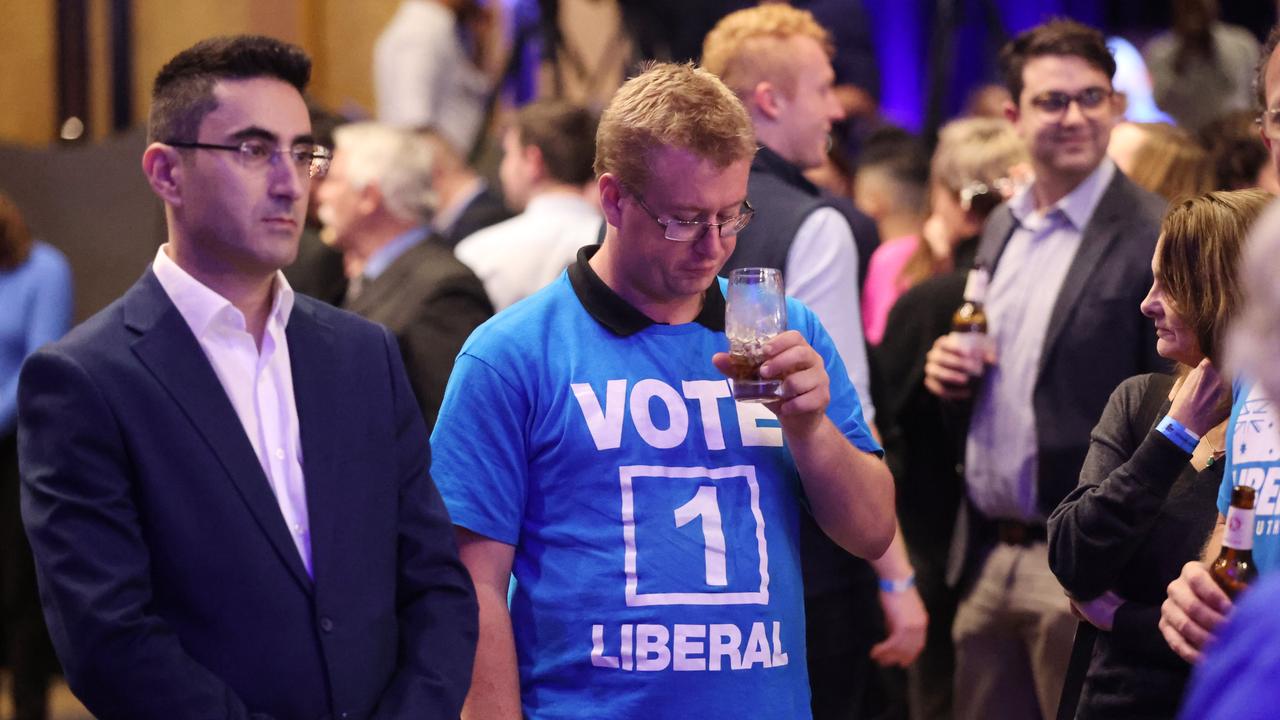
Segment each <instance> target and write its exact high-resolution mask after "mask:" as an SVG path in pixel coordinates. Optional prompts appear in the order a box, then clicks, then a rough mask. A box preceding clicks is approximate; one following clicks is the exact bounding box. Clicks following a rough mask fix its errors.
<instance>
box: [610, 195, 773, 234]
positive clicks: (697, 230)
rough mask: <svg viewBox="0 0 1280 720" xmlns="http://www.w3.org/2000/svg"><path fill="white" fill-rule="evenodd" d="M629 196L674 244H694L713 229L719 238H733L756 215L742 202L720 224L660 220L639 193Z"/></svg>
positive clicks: (749, 204) (668, 219) (753, 209)
mask: <svg viewBox="0 0 1280 720" xmlns="http://www.w3.org/2000/svg"><path fill="white" fill-rule="evenodd" d="M628 192H630V191H628ZM630 194H631V196H632V197H634V198H635V199H636V204H638V205H639V206H640V207H641V208H642V209H643V210H644V212H645V214H646V215H648V216H649V217H651V218H653V221H654V222H656V223H658V225H660V226H661V227H662V230H663V237H665V238H666V239H668V240H673V241H675V242H694V241H696V240H700V239H701V238H702V236H703V235H704V234H705V233H706V232H707V228H715V229H716V230H717V231H719V233H720V237H722V238H724V237H733V236H735V235H737V234H738V233H740V232H742V229H743V228H745V227H746V226H747V224H748V223H750V222H751V218H752V216H753V215H755V214H756V209H755V208H753V207H751V203H749V202H747V201H746V200H743V201H742V207H741V208H740V211H739V212H738V214H737V215H734V216H733V217H731V218H726V219H724V220H721V221H720V222H710V221H707V220H679V219H676V218H662V217H659V216H658V214H657V213H655V212H654V211H653V210H650V209H649V206H648V205H646V204H645V203H644V198H643V197H642V196H641V195H640V193H637V192H630Z"/></svg>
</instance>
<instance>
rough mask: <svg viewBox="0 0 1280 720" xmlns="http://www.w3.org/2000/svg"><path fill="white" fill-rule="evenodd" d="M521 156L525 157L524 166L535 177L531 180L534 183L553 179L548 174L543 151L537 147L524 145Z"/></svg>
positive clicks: (521, 148)
mask: <svg viewBox="0 0 1280 720" xmlns="http://www.w3.org/2000/svg"><path fill="white" fill-rule="evenodd" d="M520 154H521V155H523V156H524V158H523V159H524V163H523V164H524V166H525V167H526V168H528V169H529V173H530V174H531V175H532V176H533V177H531V178H530V180H532V181H533V182H534V183H539V182H542V181H543V180H546V179H548V178H549V177H551V176H550V175H549V174H548V173H547V163H546V161H545V160H544V159H543V157H542V150H540V149H539V148H538V146H537V145H522V146H521V147H520Z"/></svg>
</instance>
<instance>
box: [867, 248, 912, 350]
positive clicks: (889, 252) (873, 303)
mask: <svg viewBox="0 0 1280 720" xmlns="http://www.w3.org/2000/svg"><path fill="white" fill-rule="evenodd" d="M919 243H920V238H919V237H918V236H916V235H907V236H905V237H899V238H894V239H892V240H889V241H887V242H883V243H881V244H880V247H878V248H876V251H875V252H873V253H871V262H870V263H868V264H867V280H866V282H865V283H864V284H863V286H862V329H863V331H864V332H865V333H866V336H867V342H869V343H871V344H872V345H879V344H880V340H881V338H883V337H884V326H885V323H886V322H887V321H888V319H889V309H890V308H892V307H893V304H894V303H895V302H897V301H898V296H899V295H901V294H902V290H903V288H902V287H901V286H900V285H899V283H898V276H899V275H900V274H902V268H903V267H905V266H906V264H907V260H909V259H911V254H912V253H914V252H915V251H916V245H918V244H919Z"/></svg>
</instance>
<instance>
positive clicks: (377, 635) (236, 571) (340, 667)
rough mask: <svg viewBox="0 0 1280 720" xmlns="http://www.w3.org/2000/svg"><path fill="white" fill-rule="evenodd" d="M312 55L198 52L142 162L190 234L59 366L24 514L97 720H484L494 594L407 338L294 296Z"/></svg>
mask: <svg viewBox="0 0 1280 720" xmlns="http://www.w3.org/2000/svg"><path fill="white" fill-rule="evenodd" d="M309 74H310V61H309V60H308V58H307V57H306V55H305V54H304V53H303V52H302V51H301V50H300V49H298V48H296V47H293V46H291V45H287V44H285V43H282V42H280V41H277V40H273V39H270V38H263V37H244V36H241V37H232V38H215V39H212V40H207V41H204V42H202V43H199V44H197V45H195V46H194V47H192V48H190V49H188V50H186V51H183V52H182V53H179V54H178V55H177V56H176V57H174V58H173V60H171V61H170V62H169V63H168V64H167V65H165V67H164V68H163V69H162V70H161V71H160V74H159V75H158V76H157V78H156V83H155V88H154V90H153V99H152V110H151V118H150V123H149V134H150V137H151V140H152V141H153V142H152V143H151V145H150V146H149V147H148V148H147V150H146V152H145V153H144V154H143V158H142V166H143V170H144V171H145V172H146V175H147V178H148V180H149V182H150V184H151V187H152V189H153V191H154V192H155V193H156V195H158V196H159V197H160V199H161V200H163V201H164V204H165V215H166V220H167V223H168V231H169V233H168V242H167V243H166V244H165V245H163V246H162V247H161V248H160V249H159V251H158V252H157V254H156V258H155V261H154V262H153V263H152V265H151V266H150V267H149V268H148V269H147V271H146V272H145V273H144V275H143V276H142V278H141V279H140V280H139V281H138V282H137V283H136V284H135V285H134V286H133V287H132V288H131V289H130V290H129V291H128V292H127V293H126V294H125V295H124V297H122V298H121V299H120V300H118V301H116V302H115V303H113V304H112V305H110V306H109V307H108V308H107V309H105V310H104V311H102V312H101V313H99V314H98V315H96V316H94V317H93V318H91V319H89V320H88V321H86V322H85V323H84V324H83V325H81V326H80V327H78V328H76V329H75V330H73V331H72V332H71V333H70V334H69V335H68V336H67V337H66V338H65V339H63V340H62V341H59V342H57V343H54V344H53V345H51V346H48V347H46V348H45V349H43V350H41V351H39V352H37V353H36V354H35V355H34V356H32V358H31V359H30V360H28V361H27V363H26V365H25V366H24V368H23V371H22V376H21V380H20V388H19V456H20V462H21V475H22V514H23V521H24V523H25V524H26V528H27V533H28V536H29V537H30V540H31V547H32V550H33V551H34V554H35V558H36V567H37V575H38V580H39V584H40V590H41V595H42V598H43V604H44V611H45V616H46V618H47V620H48V625H49V631H50V635H51V637H52V638H53V641H54V645H55V647H56V648H57V651H58V656H59V658H60V659H61V660H62V663H63V667H64V668H65V670H66V676H67V680H68V683H69V684H70V686H71V689H72V691H73V692H74V693H75V694H76V696H77V697H79V698H80V699H81V700H82V701H83V702H84V704H85V705H86V707H88V709H89V710H90V711H91V712H92V713H93V714H94V715H95V716H96V717H98V718H102V720H111V719H112V718H121V719H127V720H144V719H147V718H155V719H157V720H171V719H172V718H196V717H206V718H211V717H218V718H237V719H246V718H256V719H263V718H277V719H279V720H286V719H294V718H296V719H308V720H309V719H312V718H334V719H335V720H336V719H337V718H346V719H348V720H351V719H354V718H411V717H412V718H423V717H433V718H434V717H438V718H445V717H457V715H458V711H459V709H460V707H461V705H462V700H463V697H464V695H465V694H466V691H467V688H468V683H469V679H470V668H471V662H472V658H473V655H474V650H475V642H476V634H477V630H476V603H475V595H474V590H473V588H472V585H471V583H470V581H469V579H468V578H467V575H466V571H465V569H464V568H463V566H462V565H461V563H460V562H459V560H458V555H457V549H456V547H455V545H454V542H453V538H452V533H451V532H450V522H449V516H448V513H447V512H446V511H445V508H444V505H443V503H442V502H441V499H440V495H439V494H438V493H437V491H436V488H435V486H434V484H433V483H432V481H431V478H430V476H429V475H428V468H429V466H430V452H429V449H428V445H427V440H426V437H427V436H426V428H425V426H424V425H423V422H422V415H421V413H420V412H419V410H418V406H417V404H416V403H415V402H414V398H413V395H412V393H411V391H410V389H409V383H408V379H407V378H406V376H405V371H404V367H403V365H402V364H401V361H400V353H399V351H398V350H397V348H396V342H395V339H394V338H393V337H392V336H391V335H390V333H388V332H387V331H386V330H385V329H383V328H380V327H378V326H376V325H374V324H372V323H369V322H367V321H364V320H361V319H359V318H357V317H355V316H353V315H350V314H348V313H343V312H341V311H338V310H335V309H333V308H331V307H329V306H327V305H325V304H323V303H321V302H319V301H316V300H313V299H311V298H308V297H306V296H303V295H295V294H294V293H293V292H292V290H291V289H290V288H289V285H288V282H287V281H285V279H284V276H283V275H282V274H281V273H280V268H282V267H284V266H285V265H287V264H289V262H290V261H292V260H293V258H294V255H295V254H296V253H297V248H298V234H299V232H300V230H301V228H302V222H303V216H304V214H305V210H306V197H307V189H308V185H309V182H310V178H311V176H313V175H319V174H323V173H324V172H325V171H326V170H327V168H328V162H329V153H328V151H327V150H325V149H324V148H322V147H320V146H318V145H316V144H315V143H314V141H313V138H312V134H311V123H310V121H309V120H308V117H307V109H306V106H305V105H304V104H303V101H302V95H301V90H302V88H303V87H304V86H305V85H306V82H307V78H308V76H309Z"/></svg>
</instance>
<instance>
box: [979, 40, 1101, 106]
mask: <svg viewBox="0 0 1280 720" xmlns="http://www.w3.org/2000/svg"><path fill="white" fill-rule="evenodd" d="M1046 55H1068V56H1074V57H1078V58H1080V59H1082V60H1084V61H1085V62H1087V63H1089V65H1091V66H1092V67H1094V68H1097V69H1098V70H1101V71H1102V73H1103V74H1104V75H1106V76H1107V79H1108V80H1110V79H1111V78H1112V77H1113V76H1114V75H1115V74H1116V59H1115V58H1114V57H1112V56H1111V51H1110V50H1108V49H1107V40H1106V38H1104V37H1103V36H1102V33H1100V32H1098V31H1097V30H1096V29H1094V28H1091V27H1089V26H1088V25H1082V24H1081V23H1078V22H1076V21H1074V20H1065V19H1056V20H1050V21H1049V22H1046V23H1044V24H1042V25H1037V26H1035V27H1033V28H1031V29H1030V30H1027V31H1026V32H1024V33H1022V34H1020V35H1018V36H1017V37H1015V38H1014V39H1012V40H1010V41H1009V42H1008V43H1005V46H1004V47H1003V48H1001V49H1000V69H1001V71H1002V72H1004V84H1005V87H1007V88H1009V94H1010V95H1012V96H1013V102H1014V104H1015V105H1016V104H1018V103H1020V102H1021V100H1022V70H1023V68H1025V67H1026V66H1027V63H1028V62H1030V61H1031V60H1033V59H1035V58H1038V57H1044V56H1046Z"/></svg>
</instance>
